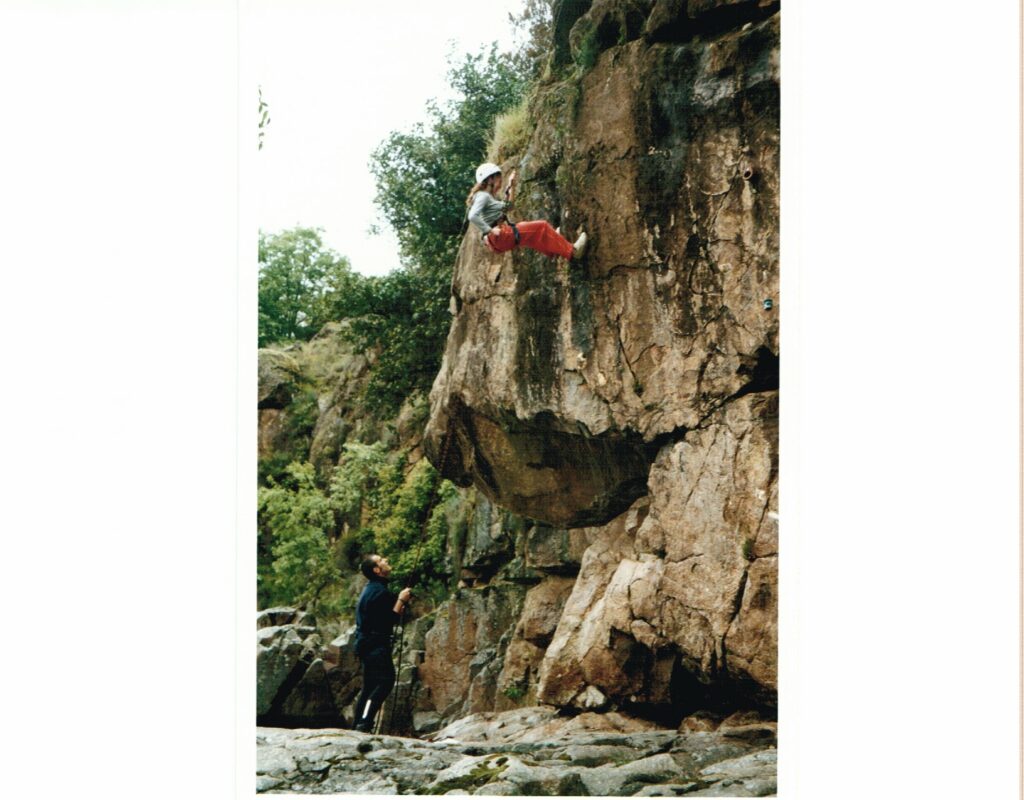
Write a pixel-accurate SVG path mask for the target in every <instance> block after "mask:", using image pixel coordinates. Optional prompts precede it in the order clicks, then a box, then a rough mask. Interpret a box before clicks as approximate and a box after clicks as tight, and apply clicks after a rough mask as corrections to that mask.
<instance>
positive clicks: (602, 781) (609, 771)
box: [582, 753, 690, 795]
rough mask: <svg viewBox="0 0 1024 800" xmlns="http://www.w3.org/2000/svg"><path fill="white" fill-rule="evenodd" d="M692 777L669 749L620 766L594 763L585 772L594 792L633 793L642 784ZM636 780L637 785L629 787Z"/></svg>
mask: <svg viewBox="0 0 1024 800" xmlns="http://www.w3.org/2000/svg"><path fill="white" fill-rule="evenodd" d="M689 777H690V776H689V775H686V774H685V772H684V767H683V766H682V765H681V764H680V763H679V760H678V759H676V758H674V757H673V756H671V755H669V754H668V753H659V754H658V755H656V756H648V757H647V758H641V759H640V760H639V761H634V762H632V763H630V764H623V765H622V766H618V767H595V768H593V769H591V770H587V771H585V772H584V773H583V774H582V778H583V783H584V784H585V785H586V787H587V790H588V792H589V793H590V794H592V795H609V794H623V793H626V794H632V793H633V792H634V791H636V790H637V789H638V788H639V784H644V783H666V782H669V781H673V782H677V783H682V782H685V780H683V779H687V778H689ZM633 784H636V785H637V786H635V788H633V789H632V790H629V787H630V785H633ZM624 790H626V791H624Z"/></svg>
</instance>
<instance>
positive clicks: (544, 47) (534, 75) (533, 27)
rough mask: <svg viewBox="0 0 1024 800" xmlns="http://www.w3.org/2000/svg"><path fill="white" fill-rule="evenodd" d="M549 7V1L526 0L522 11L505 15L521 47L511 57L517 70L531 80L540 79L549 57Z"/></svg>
mask: <svg viewBox="0 0 1024 800" xmlns="http://www.w3.org/2000/svg"><path fill="white" fill-rule="evenodd" d="M553 5H554V2H553V0H526V2H525V3H523V8H522V11H520V12H519V13H518V14H511V13H510V14H509V15H508V20H509V22H511V23H512V27H513V29H514V30H515V33H516V38H517V39H518V40H520V41H521V43H522V44H521V47H520V48H519V51H518V53H516V56H515V57H516V59H517V60H518V61H519V65H520V70H521V71H522V72H523V73H524V74H526V75H528V76H529V77H530V79H531V80H538V79H539V78H540V77H541V75H542V74H543V72H544V68H545V66H547V63H548V58H549V57H550V55H551V49H552V41H551V39H552V36H553V33H554V22H553V13H552V11H553Z"/></svg>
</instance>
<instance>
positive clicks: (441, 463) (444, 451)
mask: <svg viewBox="0 0 1024 800" xmlns="http://www.w3.org/2000/svg"><path fill="white" fill-rule="evenodd" d="M453 405H454V411H449V414H448V425H447V427H446V429H445V434H444V437H443V438H442V440H441V452H440V454H439V457H438V460H437V464H438V467H437V471H438V474H439V475H441V481H443V480H444V477H443V476H444V468H445V466H446V465H447V463H448V452H449V450H450V448H451V442H452V439H453V438H455V423H456V417H457V416H461V413H462V404H461V402H459V401H458V400H456V401H454V402H453ZM440 489H441V483H440V481H439V482H438V485H437V487H436V488H435V489H434V491H433V492H432V493H431V496H430V502H429V503H428V504H427V510H426V513H425V514H424V516H423V525H422V527H421V528H420V538H419V542H417V545H416V557H415V558H414V559H413V574H415V573H417V572H419V567H420V563H421V562H422V560H423V546H424V542H425V540H426V536H427V527H428V526H429V525H430V518H431V516H432V515H433V513H434V508H435V507H436V506H437V503H438V500H440V499H441V491H440ZM398 625H399V627H398V636H397V642H396V644H397V645H398V656H397V658H396V659H395V694H394V696H393V697H392V699H391V712H390V714H389V715H388V724H387V731H388V733H389V734H391V735H394V732H395V728H394V724H395V709H396V708H397V707H398V705H399V703H398V692H399V690H400V680H399V679H400V678H401V677H402V653H403V650H404V646H405V606H404V605H403V606H402V613H401V616H400V617H399V623H398ZM418 675H419V669H418V668H417V667H415V665H414V668H413V669H412V670H411V672H410V676H409V688H408V689H407V690H406V694H405V706H406V707H405V714H404V716H405V717H408V716H409V711H410V709H411V708H412V694H413V689H414V688H415V682H416V678H417V676H418ZM383 719H384V714H383V712H382V713H381V715H380V717H379V718H378V719H377V729H376V732H378V733H379V732H380V728H381V724H382V722H383ZM399 722H401V718H399Z"/></svg>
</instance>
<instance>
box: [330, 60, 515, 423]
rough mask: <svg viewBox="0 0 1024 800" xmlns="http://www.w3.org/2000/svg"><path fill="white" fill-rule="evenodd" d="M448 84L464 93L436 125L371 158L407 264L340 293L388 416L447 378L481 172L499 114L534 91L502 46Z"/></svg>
mask: <svg viewBox="0 0 1024 800" xmlns="http://www.w3.org/2000/svg"><path fill="white" fill-rule="evenodd" d="M448 79H449V82H450V84H451V86H452V87H453V88H454V89H455V90H456V91H457V92H458V95H459V96H458V97H457V98H456V99H455V100H452V101H450V102H447V103H444V104H441V103H438V102H436V101H430V102H429V103H428V104H427V113H428V117H429V122H428V123H427V124H426V125H424V124H419V125H416V126H415V127H413V129H412V130H411V131H407V132H397V131H396V132H393V133H391V135H390V136H388V138H387V139H386V140H385V141H384V142H382V143H381V145H380V146H379V147H378V148H377V149H376V151H375V152H374V154H373V157H372V160H371V165H370V166H371V169H372V170H373V173H374V176H375V177H376V181H377V196H376V203H377V206H378V207H379V208H380V211H381V213H382V215H383V217H384V218H385V219H386V220H387V221H388V222H389V223H390V224H391V226H392V228H394V230H395V233H396V235H397V237H398V241H399V249H400V254H401V260H402V267H401V268H400V269H398V270H395V271H394V272H392V273H391V274H389V275H386V276H384V277H380V278H367V279H364V280H362V281H360V282H359V283H358V285H355V284H353V285H351V286H350V287H349V289H350V290H349V291H347V292H345V293H342V294H336V295H334V296H333V311H334V315H335V317H342V318H348V319H351V320H353V324H352V325H351V327H350V329H349V330H350V336H351V337H352V338H353V340H354V341H355V342H356V344H357V345H358V346H360V347H362V348H364V349H373V350H375V351H376V352H377V353H378V359H377V363H376V366H375V367H374V372H373V375H372V376H371V378H370V381H369V382H368V385H367V390H366V399H367V401H368V403H369V405H370V406H371V407H373V408H375V409H377V410H379V411H383V412H389V413H393V412H394V411H396V410H397V409H398V407H399V406H400V405H401V403H402V401H403V400H404V399H405V398H406V397H408V396H409V395H410V394H413V393H415V392H427V391H429V389H430V386H431V384H432V383H433V380H434V376H435V375H436V374H437V370H438V368H439V367H440V364H441V356H442V354H443V351H444V342H445V338H446V337H447V334H448V327H449V324H450V322H451V318H450V317H449V315H448V300H449V288H450V285H451V270H452V266H453V264H454V262H455V257H456V254H457V253H458V249H459V242H460V241H461V238H462V233H463V231H464V227H463V225H464V222H465V217H466V203H465V200H466V194H467V192H468V191H469V188H470V186H471V185H472V183H473V171H474V170H475V168H476V166H477V164H479V163H480V161H481V160H482V159H483V158H484V153H485V151H486V149H487V140H488V138H489V136H490V134H491V131H492V130H493V126H494V118H495V117H496V116H497V115H499V114H501V113H502V112H504V111H507V110H508V109H510V108H513V107H514V106H516V104H517V103H519V101H520V100H521V99H522V96H523V92H524V91H525V89H526V85H527V81H526V78H525V76H524V73H523V62H522V61H521V60H517V59H515V58H513V57H512V56H510V55H507V54H503V53H499V52H498V50H497V47H496V46H495V45H491V47H490V48H489V49H484V50H483V51H481V52H480V53H478V54H476V55H466V56H465V57H464V58H463V60H462V61H461V62H456V63H453V64H452V66H451V68H450V70H449V73H448Z"/></svg>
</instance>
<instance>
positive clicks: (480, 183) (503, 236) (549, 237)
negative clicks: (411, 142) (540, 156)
mask: <svg viewBox="0 0 1024 800" xmlns="http://www.w3.org/2000/svg"><path fill="white" fill-rule="evenodd" d="M500 189H501V167H499V166H498V165H497V164H491V163H485V164H481V165H480V166H479V167H477V168H476V185H475V186H474V187H473V188H472V189H470V190H469V196H468V197H467V198H466V205H467V206H468V207H469V213H468V217H469V221H470V222H472V223H473V224H474V225H476V227H477V228H479V229H480V231H481V232H482V233H483V240H484V243H485V244H486V245H487V246H488V247H489V248H491V250H493V251H494V252H496V253H504V252H506V251H508V250H512V249H514V248H516V247H529V248H530V249H531V250H536V251H537V252H538V253H543V254H544V255H546V256H559V257H561V258H567V259H569V260H570V261H571V260H573V259H579V258H581V257H582V256H583V251H584V250H586V247H587V234H586V233H581V234H580V235H579V238H578V239H577V240H576V242H575V243H571V242H570V241H569V240H568V239H566V238H565V237H564V236H562V234H560V233H559V232H558V231H556V230H555V229H554V228H552V227H551V225H550V223H548V222H545V221H544V220H534V221H531V222H516V223H513V222H510V221H509V219H508V216H507V215H506V213H505V210H506V209H507V208H509V207H510V206H511V205H512V204H513V203H514V202H515V199H516V173H515V170H512V173H511V174H510V175H509V178H508V187H507V188H506V189H505V200H504V201H501V200H498V199H497V195H498V192H499V190H500Z"/></svg>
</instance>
